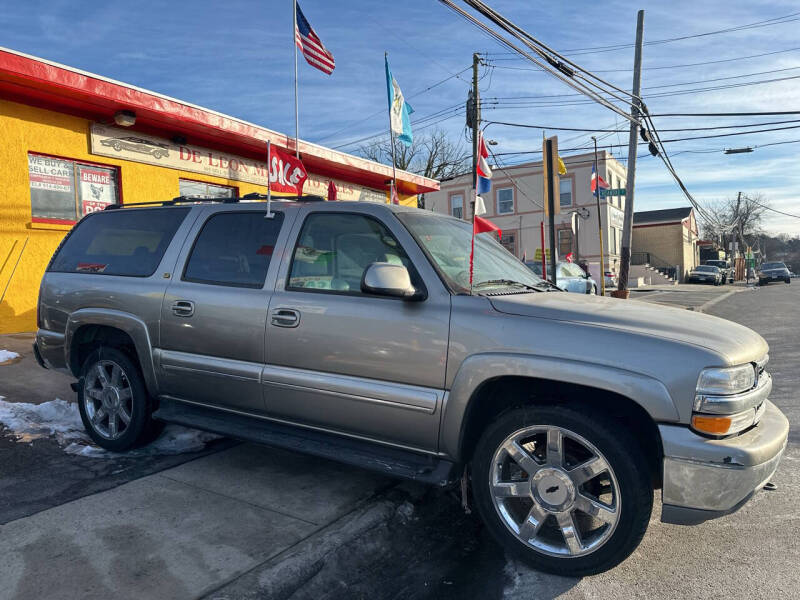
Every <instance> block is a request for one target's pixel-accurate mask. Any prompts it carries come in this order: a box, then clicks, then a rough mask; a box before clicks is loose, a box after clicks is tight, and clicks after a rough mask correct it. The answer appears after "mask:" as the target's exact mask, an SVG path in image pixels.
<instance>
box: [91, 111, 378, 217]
mask: <svg viewBox="0 0 800 600" xmlns="http://www.w3.org/2000/svg"><path fill="white" fill-rule="evenodd" d="M90 140H91V142H90V143H91V152H92V154H97V155H100V156H111V157H113V158H118V159H122V160H132V161H135V162H141V163H146V164H150V165H155V166H158V167H167V168H169V169H180V170H182V171H189V172H192V173H201V174H203V175H210V176H212V177H219V178H221V179H231V180H234V181H245V182H248V183H254V184H256V185H263V186H266V185H267V145H266V142H264V160H260V161H259V160H254V159H252V158H245V157H242V156H238V155H235V154H228V153H226V152H219V151H217V150H211V149H210V148H203V147H200V146H193V145H190V144H175V143H173V142H172V141H170V140H167V139H165V138H159V137H155V136H152V135H148V134H145V133H139V132H138V131H130V130H128V129H124V128H121V127H112V126H108V125H102V124H100V123H93V124H92V126H91V131H90ZM271 162H272V166H271V168H270V181H271V189H272V191H273V192H276V193H288V194H293V195H294V194H298V195H299V194H301V193H302V192H303V191H305V193H306V194H315V195H319V196H322V197H323V198H324V197H325V196H326V195H327V190H328V181H330V180H331V179H330V178H329V177H323V176H319V175H314V174H311V173H308V172H307V171H306V170H305V168H303V165H302V162H300V161H299V160H297V159H296V158H295V157H294V156H293V155H291V154H287V153H286V152H283V151H281V150H279V149H278V148H275V146H272V160H271ZM334 184H335V185H336V190H337V198H338V199H339V200H361V201H365V200H366V201H368V202H380V203H382V204H385V203H386V202H387V196H386V192H385V191H382V190H374V189H370V188H365V187H361V186H358V185H353V184H349V183H344V182H341V181H337V180H334ZM378 198H380V200H378Z"/></svg>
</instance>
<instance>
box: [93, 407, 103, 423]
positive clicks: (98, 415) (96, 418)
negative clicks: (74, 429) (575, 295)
mask: <svg viewBox="0 0 800 600" xmlns="http://www.w3.org/2000/svg"><path fill="white" fill-rule="evenodd" d="M105 417H106V409H105V408H103V407H102V406H101V407H100V408H98V409H97V410H96V411H95V413H94V415H92V423H93V424H94V425H99V424H100V423H102V422H103V419H105Z"/></svg>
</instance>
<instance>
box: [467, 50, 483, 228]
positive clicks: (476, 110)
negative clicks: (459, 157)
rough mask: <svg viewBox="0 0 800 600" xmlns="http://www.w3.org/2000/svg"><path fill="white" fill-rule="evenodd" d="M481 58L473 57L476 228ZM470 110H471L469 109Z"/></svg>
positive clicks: (473, 224)
mask: <svg viewBox="0 0 800 600" xmlns="http://www.w3.org/2000/svg"><path fill="white" fill-rule="evenodd" d="M480 62H481V58H480V56H479V55H478V53H477V52H475V53H474V54H473V55H472V114H471V120H472V226H473V228H474V227H475V206H476V203H477V198H476V196H477V191H476V190H477V189H478V132H479V131H480V122H481V99H480V92H479V91H478V65H479V64H480ZM468 110H469V108H468Z"/></svg>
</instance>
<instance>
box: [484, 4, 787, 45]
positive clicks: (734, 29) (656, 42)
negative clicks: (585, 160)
mask: <svg viewBox="0 0 800 600" xmlns="http://www.w3.org/2000/svg"><path fill="white" fill-rule="evenodd" d="M798 15H800V12H795V13H790V14H788V15H784V16H782V17H774V18H772V19H766V20H764V21H756V22H754V23H748V24H745V25H737V26H735V27H728V28H725V29H718V30H715V31H706V32H703V33H695V34H692V35H684V36H679V37H672V38H664V39H660V40H650V41H647V42H644V45H645V46H655V45H660V44H669V43H672V42H678V41H683V40H688V39H695V38H700V37H708V36H712V35H719V34H724V33H733V32H737V31H744V30H747V29H758V28H761V27H769V26H771V25H782V24H784V23H791V22H793V21H797V20H800V19H798V18H797V17H798ZM627 48H633V44H612V45H608V46H593V47H587V48H571V49H569V50H563V52H564V53H566V54H572V55H579V54H590V53H596V52H613V51H615V50H624V49H627ZM498 54H500V53H498Z"/></svg>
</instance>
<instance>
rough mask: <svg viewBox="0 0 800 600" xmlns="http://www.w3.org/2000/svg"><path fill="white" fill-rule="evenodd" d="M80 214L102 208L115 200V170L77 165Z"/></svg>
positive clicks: (86, 213)
mask: <svg viewBox="0 0 800 600" xmlns="http://www.w3.org/2000/svg"><path fill="white" fill-rule="evenodd" d="M77 167H78V185H79V191H80V199H81V208H82V209H83V210H82V211H81V214H83V215H88V214H89V213H90V212H95V211H98V210H103V209H104V208H105V207H106V206H108V205H109V204H114V203H115V202H116V201H117V192H116V180H115V171H114V170H113V169H104V168H102V167H94V166H91V167H90V166H88V165H77Z"/></svg>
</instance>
